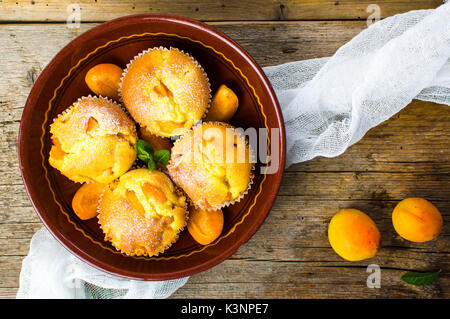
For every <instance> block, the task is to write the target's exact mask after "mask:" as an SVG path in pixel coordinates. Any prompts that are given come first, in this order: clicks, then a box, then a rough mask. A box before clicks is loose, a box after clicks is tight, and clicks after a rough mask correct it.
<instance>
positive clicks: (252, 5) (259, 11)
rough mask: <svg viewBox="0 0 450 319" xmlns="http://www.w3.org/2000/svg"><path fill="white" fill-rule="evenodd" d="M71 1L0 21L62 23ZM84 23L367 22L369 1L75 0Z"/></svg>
mask: <svg viewBox="0 0 450 319" xmlns="http://www.w3.org/2000/svg"><path fill="white" fill-rule="evenodd" d="M71 3H73V2H72V1H57V0H52V1H40V0H36V1H29V0H27V1H24V0H17V1H16V0H3V1H2V2H0V21H66V20H67V18H68V16H69V14H70V13H71V9H72V7H70V8H68V5H69V4H71ZM76 3H77V4H78V5H79V6H80V9H81V10H80V13H81V20H82V21H83V22H92V21H96V22H97V21H107V20H111V19H114V18H118V17H121V16H124V15H130V14H138V13H157V14H159V13H164V14H175V15H181V16H186V17H190V18H194V19H197V20H203V21H216V20H227V21H233V20H337V19H345V20H347V19H366V18H367V17H368V16H369V15H370V14H372V13H373V11H372V10H370V9H369V10H368V6H369V5H371V4H373V1H369V0H339V1H335V0H308V1H304V0H285V1H280V0H269V1H267V0H247V1H239V0H227V1H216V0H207V1H205V0H193V1H188V2H186V1H182V0H157V1H152V2H148V1H145V0H133V1H131V0H128V1H119V0H115V1H102V0H94V1H91V0H79V1H76ZM376 4H377V5H378V6H379V8H380V14H381V17H388V16H391V15H394V14H397V13H403V12H406V11H409V10H417V9H429V8H436V7H437V6H439V5H440V4H442V1H440V0H396V1H389V0H378V1H377V2H376Z"/></svg>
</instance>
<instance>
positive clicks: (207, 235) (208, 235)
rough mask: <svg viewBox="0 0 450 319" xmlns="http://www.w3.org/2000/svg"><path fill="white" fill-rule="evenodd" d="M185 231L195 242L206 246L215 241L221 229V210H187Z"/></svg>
mask: <svg viewBox="0 0 450 319" xmlns="http://www.w3.org/2000/svg"><path fill="white" fill-rule="evenodd" d="M187 229H188V231H189V233H190V234H191V236H192V237H193V238H194V240H195V241H196V242H198V243H199V244H201V245H208V244H210V243H212V242H213V241H214V240H216V239H217V238H218V237H219V236H220V234H221V233H222V229H223V213H222V210H220V209H219V210H213V211H208V210H204V209H200V208H193V207H191V208H190V209H189V220H188V223H187Z"/></svg>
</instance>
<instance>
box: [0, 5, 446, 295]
mask: <svg viewBox="0 0 450 319" xmlns="http://www.w3.org/2000/svg"><path fill="white" fill-rule="evenodd" d="M72 2H77V3H78V4H79V5H80V8H81V20H82V23H81V27H80V29H70V28H68V27H67V25H66V19H67V16H68V15H69V13H68V12H69V11H70V8H69V11H67V6H68V4H69V3H72ZM371 3H373V1H365V0H364V1H362V0H339V1H334V0H333V1H327V0H309V1H300V0H286V1H282V0H247V1H238V0H236V1H235V0H232V1H228V0H221V1H218V0H214V1H213V0H211V1H207V0H205V1H201V0H193V1H181V0H170V1H169V0H154V1H143V0H134V1H124V0H121V1H118V0H116V1H102V0H93V1H90V0H89V1H87V0H79V1H60V0H52V1H40V0H35V1H11V0H0V48H1V53H0V110H1V112H0V130H1V135H0V138H1V144H0V190H1V191H0V297H3V298H14V297H15V294H16V292H17V289H18V285H19V273H20V269H21V262H22V259H23V258H24V257H25V256H26V255H27V253H28V248H29V242H30V239H31V237H32V235H33V234H34V233H35V232H36V231H37V230H38V229H40V228H41V227H42V224H41V222H40V221H39V219H38V217H37V215H36V214H35V212H34V210H33V208H32V206H31V203H30V201H29V200H28V198H27V195H26V193H25V190H24V186H23V184H22V179H21V177H20V171H19V165H18V160H17V136H18V129H19V124H20V119H21V115H22V110H23V106H24V103H25V100H26V98H27V95H28V93H29V91H30V89H31V87H32V85H33V83H34V81H35V79H36V78H37V76H38V75H39V73H40V72H41V71H42V70H43V68H44V67H45V65H46V64H47V63H48V62H49V61H50V60H51V58H52V57H53V56H54V55H55V54H56V53H57V52H58V51H59V50H60V49H61V48H62V47H63V46H64V45H65V44H66V43H68V42H69V41H70V40H72V39H73V38H74V37H76V36H77V35H79V34H80V33H81V32H83V31H85V30H87V29H89V28H92V27H93V26H95V25H97V24H98V23H100V22H102V21H106V20H110V19H112V18H116V17H119V16H123V15H128V14H135V13H171V14H177V15H183V16H187V17H191V18H195V19H199V20H202V21H206V22H207V23H209V24H211V25H212V26H214V27H216V28H217V29H219V30H221V31H223V32H225V33H226V34H228V35H229V36H230V37H232V38H233V39H235V40H236V41H237V42H238V43H240V44H241V45H242V46H243V47H244V48H245V49H246V50H247V51H248V52H249V53H250V54H251V55H252V56H253V57H254V58H255V59H256V61H257V62H258V63H260V65H261V66H267V65H275V64H280V63H283V62H288V61H295V60H303V59H310V58H317V57H324V56H330V55H332V54H333V53H334V52H335V51H336V49H337V48H339V47H340V46H341V45H343V44H344V43H346V42H347V41H348V40H350V39H351V38H352V37H353V36H355V35H356V34H358V33H359V32H360V31H361V30H363V29H364V28H366V27H367V24H366V18H367V17H368V16H369V15H370V14H371V12H367V8H368V5H369V4H371ZM375 3H377V4H378V5H379V8H380V13H381V17H382V18H384V17H387V16H391V15H393V14H397V13H402V12H406V11H409V10H413V9H426V8H435V7H437V6H439V5H440V4H441V3H442V1H441V0H397V1H392V0H391V1H387V0H386V1H385V0H378V1H376V2H375ZM369 11H370V10H369ZM362 71H363V70H362ZM449 137H450V112H449V108H448V107H447V106H443V105H437V104H432V103H424V102H419V101H414V102H412V103H411V104H410V105H409V106H408V107H406V108H405V109H404V110H402V111H401V112H400V113H398V114H396V115H395V116H394V117H392V118H391V119H390V120H388V121H386V122H384V123H383V124H381V125H380V126H378V127H376V128H374V129H372V130H370V131H369V132H368V134H367V135H366V136H365V137H364V138H363V139H362V140H361V141H360V142H359V143H357V144H356V145H354V146H352V147H351V148H350V149H348V150H347V151H346V152H345V154H343V155H341V156H339V157H337V158H316V159H314V160H311V161H309V162H306V163H302V164H298V165H294V166H292V167H290V168H289V169H287V170H286V172H285V176H284V180H283V184H282V187H281V189H280V193H279V195H278V199H277V201H276V203H275V205H274V207H273V209H272V211H271V213H270V215H269V216H268V218H267V219H266V222H265V223H264V225H263V226H262V227H261V228H260V230H259V231H258V232H257V233H256V234H255V235H254V237H252V239H251V240H250V241H249V242H248V243H246V244H245V245H243V246H242V247H241V248H240V249H239V250H238V251H237V252H236V253H235V254H234V255H233V256H232V257H231V258H229V259H228V260H226V261H225V262H223V263H221V264H220V265H218V266H216V267H214V268H212V269H210V270H208V271H205V272H203V273H200V274H198V275H195V276H192V277H191V278H190V280H189V281H188V283H187V284H186V285H185V286H184V287H182V288H181V289H179V290H178V291H177V292H176V293H175V294H174V295H173V296H172V297H174V298H193V297H196V298H206V297H211V298H223V297H228V298H235V297H241V298H383V297H384V298H416V297H419V298H448V297H449V296H450V275H449V271H450V262H449V256H450V248H449V243H450V223H449V222H450V215H449V208H450V188H449V182H450V147H449V146H450V145H449ZM409 196H420V197H424V198H427V199H428V200H430V201H432V202H433V203H434V204H435V205H436V206H437V207H438V208H439V209H440V211H441V212H442V214H443V216H444V229H443V231H442V233H441V235H440V236H439V237H438V238H437V240H434V241H431V242H428V243H424V244H415V243H410V242H407V241H405V240H402V239H401V238H400V237H399V236H398V235H396V233H395V231H394V229H393V227H392V223H391V212H392V209H393V207H394V206H395V205H396V203H397V202H398V201H399V200H401V199H403V198H406V197H409ZM345 207H353V208H358V209H361V210H363V211H364V212H366V213H368V214H369V215H370V216H371V217H372V218H373V219H374V220H375V222H376V223H377V225H378V226H379V228H380V231H381V233H382V249H381V250H380V251H379V253H378V255H377V256H376V257H375V258H373V259H371V260H365V261H362V262H346V261H344V260H342V259H341V258H340V257H339V256H337V255H336V254H335V253H334V252H333V250H332V249H331V247H330V245H329V243H328V239H327V226H328V222H329V220H330V218H331V217H332V216H333V214H334V213H336V212H337V210H339V209H340V208H345ZM369 264H378V265H379V266H380V267H381V288H379V289H377V288H373V289H370V288H368V287H367V285H366V280H367V276H368V275H369V274H368V273H367V272H366V268H367V266H368V265H369ZM439 268H442V269H443V270H444V271H443V273H442V274H441V277H440V278H439V279H438V280H437V281H436V282H435V283H434V284H432V285H430V286H426V287H415V286H411V285H408V284H406V283H404V282H402V281H401V280H400V276H401V275H402V274H403V273H404V272H405V271H409V270H416V271H430V270H436V269H439Z"/></svg>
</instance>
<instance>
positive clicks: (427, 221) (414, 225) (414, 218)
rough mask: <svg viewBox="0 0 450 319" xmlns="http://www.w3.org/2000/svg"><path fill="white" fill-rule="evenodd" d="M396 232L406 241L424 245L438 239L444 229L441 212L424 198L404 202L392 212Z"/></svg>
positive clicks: (408, 199) (407, 199) (414, 198)
mask: <svg viewBox="0 0 450 319" xmlns="http://www.w3.org/2000/svg"><path fill="white" fill-rule="evenodd" d="M392 224H393V225H394V228H395V231H396V232H397V233H398V234H399V235H400V236H401V237H403V238H404V239H406V240H409V241H413V242H417V243H422V242H426V241H429V240H432V239H434V238H436V237H437V236H438V235H439V233H440V232H441V229H442V224H443V219H442V215H441V213H440V212H439V210H438V209H437V208H436V206H434V205H433V204H432V203H430V202H429V201H427V200H426V199H423V198H418V197H412V198H406V199H404V200H402V201H401V202H400V203H398V204H397V206H396V207H395V208H394V211H393V212H392Z"/></svg>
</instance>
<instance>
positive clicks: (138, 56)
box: [118, 46, 212, 136]
mask: <svg viewBox="0 0 450 319" xmlns="http://www.w3.org/2000/svg"><path fill="white" fill-rule="evenodd" d="M153 50H162V51H170V50H176V51H178V52H180V53H182V54H184V55H186V56H187V57H189V58H190V59H191V60H192V62H194V64H195V65H196V66H197V67H198V68H199V69H200V70H201V71H202V73H203V75H204V76H205V78H206V81H207V82H208V89H209V98H208V104H207V106H206V109H205V112H204V113H203V115H202V117H201V119H200V120H199V121H201V120H204V119H205V118H206V115H207V114H208V111H209V109H210V108H211V101H212V95H211V82H210V80H209V77H208V74H207V73H206V72H205V70H204V69H203V67H202V66H201V65H200V63H198V61H197V60H196V59H195V58H194V57H192V56H191V55H190V54H189V53H186V52H184V51H183V50H181V49H178V48H175V47H172V46H171V47H169V48H166V47H163V46H159V47H153V48H148V49H146V50H144V51H142V52H140V53H139V54H137V55H135V56H134V58H133V59H131V60H130V62H128V64H127V65H126V67H125V69H124V70H123V72H122V77H121V78H120V82H119V91H118V95H119V99H120V102H121V103H122V104H123V105H124V107H125V108H126V106H125V103H124V102H123V95H122V83H123V79H124V78H125V75H126V74H127V72H128V69H129V68H130V66H131V64H133V62H134V61H136V60H137V59H138V58H140V57H141V56H143V55H144V54H146V53H148V52H150V51H153ZM127 113H128V112H127ZM128 114H129V113H128ZM197 122H198V121H197ZM195 124H196V123H194V125H195ZM188 131H189V130H188ZM174 136H179V135H174Z"/></svg>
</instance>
